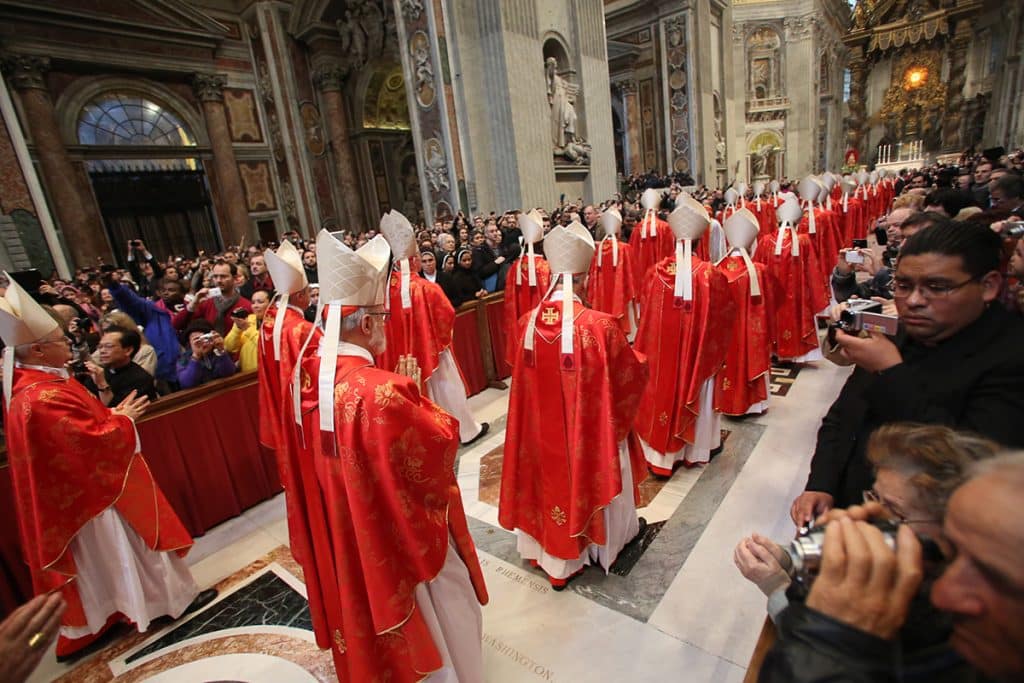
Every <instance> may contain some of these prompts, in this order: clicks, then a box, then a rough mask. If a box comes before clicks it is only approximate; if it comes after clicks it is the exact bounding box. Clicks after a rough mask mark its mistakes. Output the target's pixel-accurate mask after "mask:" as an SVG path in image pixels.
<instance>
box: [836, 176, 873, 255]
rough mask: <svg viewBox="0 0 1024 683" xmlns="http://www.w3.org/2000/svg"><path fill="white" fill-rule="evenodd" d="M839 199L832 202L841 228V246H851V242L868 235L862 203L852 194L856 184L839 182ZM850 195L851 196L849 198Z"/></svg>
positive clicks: (846, 181)
mask: <svg viewBox="0 0 1024 683" xmlns="http://www.w3.org/2000/svg"><path fill="white" fill-rule="evenodd" d="M838 188H839V198H838V199H836V200H835V201H834V202H832V207H833V209H835V210H836V214H837V215H838V216H839V220H840V224H841V225H842V228H843V245H844V246H847V247H850V246H853V240H855V239H863V238H864V236H865V235H867V233H868V225H867V217H866V214H865V208H864V201H863V200H861V199H860V198H859V197H857V196H856V194H854V193H855V192H856V190H857V184H856V183H854V182H853V181H851V180H841V181H840V182H839V184H838ZM851 195H852V196H851Z"/></svg>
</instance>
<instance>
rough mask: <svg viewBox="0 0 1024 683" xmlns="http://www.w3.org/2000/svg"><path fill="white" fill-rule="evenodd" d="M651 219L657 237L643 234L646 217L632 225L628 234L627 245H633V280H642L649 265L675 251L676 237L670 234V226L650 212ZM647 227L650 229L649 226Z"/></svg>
mask: <svg viewBox="0 0 1024 683" xmlns="http://www.w3.org/2000/svg"><path fill="white" fill-rule="evenodd" d="M651 219H652V220H653V221H654V226H655V228H656V229H657V232H658V235H657V237H651V236H650V234H647V235H645V234H644V223H645V221H646V220H647V219H646V218H641V219H640V222H639V223H637V224H636V225H634V226H633V232H632V234H630V236H629V245H630V246H631V247H633V282H643V280H644V276H645V275H646V274H647V270H648V269H649V268H650V267H651V266H653V265H655V264H656V263H658V261H660V260H661V259H663V258H665V257H666V256H671V255H672V254H673V253H675V248H676V238H675V235H673V234H672V228H670V227H669V225H668V223H666V222H665V221H663V220H661V219H660V218H658V217H657V215H656V214H652V215H651ZM647 227H648V230H650V226H647Z"/></svg>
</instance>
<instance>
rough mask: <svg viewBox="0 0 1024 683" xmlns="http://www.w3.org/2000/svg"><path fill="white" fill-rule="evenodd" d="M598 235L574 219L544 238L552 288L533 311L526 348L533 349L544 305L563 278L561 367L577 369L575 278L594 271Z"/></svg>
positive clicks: (526, 337)
mask: <svg viewBox="0 0 1024 683" xmlns="http://www.w3.org/2000/svg"><path fill="white" fill-rule="evenodd" d="M594 248H595V245H594V238H593V237H591V235H590V232H589V231H588V230H587V229H586V228H585V227H583V225H582V224H581V223H580V222H579V221H573V222H572V223H570V224H569V225H568V226H565V227H562V226H557V227H555V228H552V230H551V231H550V232H549V233H548V234H547V236H546V237H545V238H544V256H545V257H546V258H547V260H548V265H550V266H551V274H552V276H553V277H552V278H551V289H550V290H548V294H547V295H546V296H545V297H544V299H542V300H541V305H540V306H538V307H537V308H535V309H534V310H533V314H532V315H531V316H530V321H529V323H528V324H527V327H526V336H525V337H524V339H523V349H524V350H525V351H527V352H528V353H531V354H532V352H533V349H534V337H535V336H536V334H535V331H536V327H537V315H538V313H539V312H540V309H541V308H543V307H544V302H545V301H547V300H548V297H549V296H550V295H551V292H553V291H554V289H555V287H556V286H557V284H558V278H559V277H561V278H562V333H561V335H560V342H561V350H562V363H561V367H562V368H564V369H566V370H574V369H575V368H576V361H575V359H574V358H573V321H574V306H575V303H574V298H573V287H572V277H573V275H575V274H576V273H586V272H587V271H589V270H590V261H591V260H592V259H593V258H594Z"/></svg>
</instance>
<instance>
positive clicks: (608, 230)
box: [597, 206, 622, 268]
mask: <svg viewBox="0 0 1024 683" xmlns="http://www.w3.org/2000/svg"><path fill="white" fill-rule="evenodd" d="M597 222H598V224H599V225H600V226H601V234H602V235H603V236H604V238H603V239H602V240H601V241H602V242H604V241H605V240H611V243H612V266H613V267H618V265H619V234H620V233H621V232H622V214H621V213H619V210H618V209H616V208H615V207H614V206H613V207H611V208H608V209H606V210H605V211H604V212H603V213H602V214H601V217H600V218H599V219H598V221H597ZM603 254H604V252H603V251H602V250H601V249H598V250H597V267H598V268H600V267H601V266H603V265H604V263H603Z"/></svg>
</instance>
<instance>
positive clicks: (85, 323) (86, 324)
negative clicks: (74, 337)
mask: <svg viewBox="0 0 1024 683" xmlns="http://www.w3.org/2000/svg"><path fill="white" fill-rule="evenodd" d="M75 325H76V326H77V327H78V331H79V332H86V331H88V330H89V328H90V327H92V319H91V318H75Z"/></svg>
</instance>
